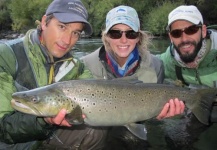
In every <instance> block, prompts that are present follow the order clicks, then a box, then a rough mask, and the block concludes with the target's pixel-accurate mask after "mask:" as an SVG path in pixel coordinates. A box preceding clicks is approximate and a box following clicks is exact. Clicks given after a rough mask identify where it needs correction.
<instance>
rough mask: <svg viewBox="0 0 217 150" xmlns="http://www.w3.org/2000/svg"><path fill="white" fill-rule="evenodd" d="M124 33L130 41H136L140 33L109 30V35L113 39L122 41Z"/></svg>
mask: <svg viewBox="0 0 217 150" xmlns="http://www.w3.org/2000/svg"><path fill="white" fill-rule="evenodd" d="M123 33H125V35H126V37H127V38H128V39H136V38H137V37H138V36H139V32H135V31H133V30H128V31H120V30H109V31H108V33H107V35H108V36H109V37H110V38H112V39H120V38H121V37H122V35H123Z"/></svg>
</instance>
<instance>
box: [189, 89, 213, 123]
mask: <svg viewBox="0 0 217 150" xmlns="http://www.w3.org/2000/svg"><path fill="white" fill-rule="evenodd" d="M197 92H198V93H199V94H200V95H201V97H200V99H199V100H198V101H196V102H195V104H194V107H193V108H191V111H192V113H193V114H194V115H195V116H196V117H197V119H198V120H199V121H200V122H201V123H203V124H205V125H209V119H210V115H211V110H212V105H213V103H214V102H215V100H216V94H217V89H215V88H209V89H197Z"/></svg>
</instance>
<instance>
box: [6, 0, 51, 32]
mask: <svg viewBox="0 0 217 150" xmlns="http://www.w3.org/2000/svg"><path fill="white" fill-rule="evenodd" d="M51 1H52V0H43V1H41V0H12V1H11V4H10V5H9V9H10V10H11V14H10V15H11V19H12V21H13V23H12V28H13V30H15V31H19V30H27V29H29V28H32V27H34V26H35V24H34V22H35V20H37V19H39V20H40V18H41V17H42V15H44V13H45V10H46V8H47V6H48V4H49V3H50V2H51Z"/></svg>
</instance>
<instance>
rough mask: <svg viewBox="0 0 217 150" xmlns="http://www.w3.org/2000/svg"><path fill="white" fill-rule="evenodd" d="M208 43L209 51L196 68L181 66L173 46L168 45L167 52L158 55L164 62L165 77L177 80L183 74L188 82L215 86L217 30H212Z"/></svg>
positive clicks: (216, 80) (216, 75) (216, 79)
mask: <svg viewBox="0 0 217 150" xmlns="http://www.w3.org/2000/svg"><path fill="white" fill-rule="evenodd" d="M206 43H207V47H206V48H207V51H208V53H207V55H206V56H205V58H204V59H203V60H202V61H201V62H200V64H199V66H198V67H197V68H195V69H192V68H186V67H182V66H180V64H178V62H177V61H176V60H175V59H174V55H173V54H174V52H173V47H172V46H170V47H168V48H167V50H166V52H165V53H163V54H161V55H158V56H159V58H160V59H161V60H162V61H163V64H164V70H165V78H169V79H172V80H177V79H179V78H180V76H182V77H181V78H183V79H182V80H183V81H184V82H185V83H187V84H193V85H205V86H209V87H214V86H215V84H216V82H217V32H216V31H215V30H212V31H210V35H209V38H206ZM177 70H178V71H177Z"/></svg>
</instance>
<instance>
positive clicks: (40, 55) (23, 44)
mask: <svg viewBox="0 0 217 150" xmlns="http://www.w3.org/2000/svg"><path fill="white" fill-rule="evenodd" d="M52 65H53V67H54V70H53V73H54V75H55V79H54V80H53V81H54V82H58V81H66V80H72V79H84V78H92V75H91V73H90V71H89V70H87V69H86V68H85V67H84V64H83V63H81V61H80V60H78V59H75V58H73V57H72V55H71V54H70V53H68V54H66V55H65V56H63V57H62V58H61V59H55V61H54V62H51V61H50V60H49V57H48V55H47V53H46V49H45V48H43V47H42V45H41V44H40V41H39V36H38V32H37V31H36V30H29V31H28V32H27V34H26V35H25V37H23V38H20V39H15V40H11V41H5V42H1V43H0V89H1V90H0V101H1V107H0V129H1V132H0V141H1V142H3V143H7V144H14V143H18V145H19V143H21V144H22V143H27V142H28V141H29V142H31V141H34V140H45V139H46V138H47V137H48V136H50V133H51V132H52V130H53V129H54V127H53V126H51V125H48V124H47V123H45V121H44V120H43V119H42V118H39V117H36V116H33V115H28V114H23V113H20V112H16V111H14V110H13V108H12V107H11V105H10V101H11V99H12V97H11V95H12V93H14V92H17V91H23V90H28V89H33V88H37V87H41V86H45V85H47V84H49V83H48V82H49V76H50V73H51V72H50V70H51V69H50V68H51V66H52ZM18 124H19V125H18ZM21 147H22V146H21ZM15 149H16V148H15ZM20 149H25V148H24V147H22V148H20Z"/></svg>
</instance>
